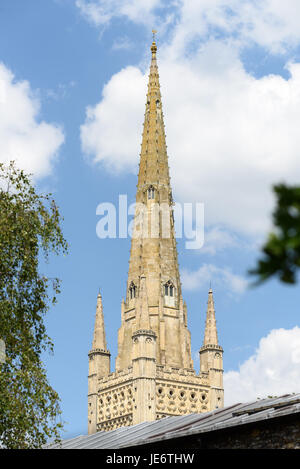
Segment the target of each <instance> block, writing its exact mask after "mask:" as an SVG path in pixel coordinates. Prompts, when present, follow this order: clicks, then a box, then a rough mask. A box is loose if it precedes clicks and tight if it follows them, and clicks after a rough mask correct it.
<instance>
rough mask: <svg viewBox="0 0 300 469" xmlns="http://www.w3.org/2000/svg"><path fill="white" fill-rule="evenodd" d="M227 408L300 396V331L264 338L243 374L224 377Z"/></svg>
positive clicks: (284, 331)
mask: <svg viewBox="0 0 300 469" xmlns="http://www.w3.org/2000/svg"><path fill="white" fill-rule="evenodd" d="M224 388H225V405H231V404H235V403H237V402H248V401H251V400H255V399H257V398H258V397H259V398H263V397H267V396H268V395H271V396H280V395H282V394H288V393H293V392H294V393H299V392H300V328H299V327H297V326H296V327H294V328H293V329H275V330H272V331H271V332H270V333H269V334H268V335H267V337H263V338H262V339H261V340H260V342H259V346H258V349H257V350H256V352H255V354H254V355H252V356H251V357H250V358H249V359H248V360H246V361H245V362H244V363H243V364H242V365H241V366H240V368H239V371H228V372H226V373H225V374H224Z"/></svg>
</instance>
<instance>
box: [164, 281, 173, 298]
mask: <svg viewBox="0 0 300 469" xmlns="http://www.w3.org/2000/svg"><path fill="white" fill-rule="evenodd" d="M165 296H170V297H173V296H175V288H174V285H173V283H172V282H170V281H169V282H167V283H166V284H165Z"/></svg>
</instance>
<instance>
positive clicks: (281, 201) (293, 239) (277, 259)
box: [250, 184, 300, 284]
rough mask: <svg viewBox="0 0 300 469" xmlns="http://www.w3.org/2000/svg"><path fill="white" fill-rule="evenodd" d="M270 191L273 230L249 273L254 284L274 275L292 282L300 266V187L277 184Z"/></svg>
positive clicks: (283, 280) (295, 279)
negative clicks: (273, 197)
mask: <svg viewBox="0 0 300 469" xmlns="http://www.w3.org/2000/svg"><path fill="white" fill-rule="evenodd" d="M274 192H275V194H276V198H277V205H276V208H275V211H274V213H273V222H274V227H275V230H274V232H273V233H271V234H270V235H269V237H268V239H267V242H266V243H265V245H264V246H263V248H262V253H263V258H262V259H260V260H259V261H258V264H257V267H256V268H255V269H253V270H251V271H250V273H251V274H252V275H256V276H257V278H258V282H257V283H261V282H264V281H265V280H267V279H269V278H271V277H273V276H275V277H276V276H277V277H279V279H280V280H281V281H282V282H284V283H289V284H294V283H296V281H297V271H298V269H299V268H300V187H298V186H286V185H284V184H279V185H276V186H274Z"/></svg>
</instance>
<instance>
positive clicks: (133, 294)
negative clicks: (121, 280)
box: [129, 282, 137, 300]
mask: <svg viewBox="0 0 300 469" xmlns="http://www.w3.org/2000/svg"><path fill="white" fill-rule="evenodd" d="M136 292H137V289H136V285H135V284H134V283H133V282H131V284H130V287H129V299H130V300H132V299H133V298H136Z"/></svg>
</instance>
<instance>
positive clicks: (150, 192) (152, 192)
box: [148, 186, 155, 200]
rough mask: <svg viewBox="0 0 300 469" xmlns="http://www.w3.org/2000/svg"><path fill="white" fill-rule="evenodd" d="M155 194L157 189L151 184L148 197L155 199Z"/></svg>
mask: <svg viewBox="0 0 300 469" xmlns="http://www.w3.org/2000/svg"><path fill="white" fill-rule="evenodd" d="M154 195H155V190H154V187H153V186H150V187H149V188H148V199H149V200H150V199H154Z"/></svg>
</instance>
